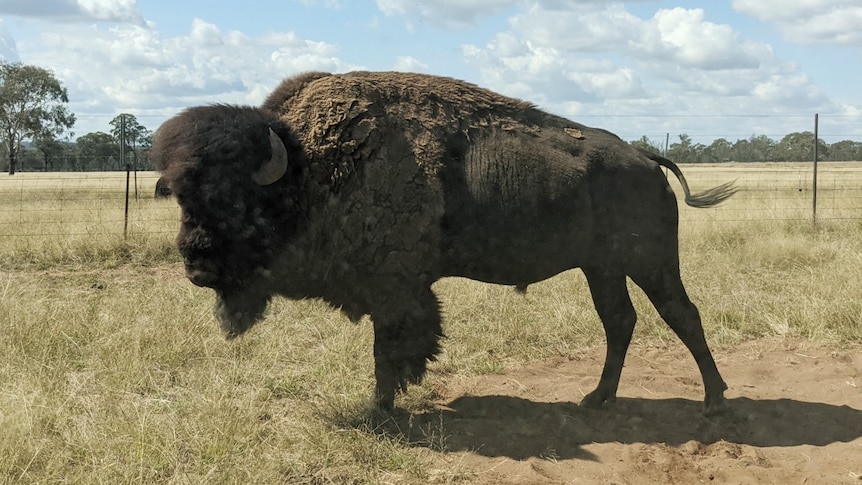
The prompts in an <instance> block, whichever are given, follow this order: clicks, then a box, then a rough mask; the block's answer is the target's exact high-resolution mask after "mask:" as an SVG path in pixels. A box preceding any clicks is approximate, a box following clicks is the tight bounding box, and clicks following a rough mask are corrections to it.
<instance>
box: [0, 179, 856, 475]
mask: <svg viewBox="0 0 862 485" xmlns="http://www.w3.org/2000/svg"><path fill="white" fill-rule="evenodd" d="M683 170H684V171H685V173H686V175H687V177H688V180H689V184H690V185H691V186H692V188H693V189H694V191H698V190H699V189H704V188H707V187H709V186H712V185H715V184H717V183H720V182H724V181H726V180H729V179H737V181H738V182H737V183H738V185H739V187H740V189H741V191H740V192H739V193H738V194H737V195H736V196H735V197H734V198H733V199H731V201H729V202H728V203H726V204H725V205H724V206H722V207H719V208H715V209H708V210H694V209H689V208H687V207H683V208H681V218H682V221H681V230H680V232H681V234H680V239H681V259H682V273H683V278H684V280H685V281H686V282H687V286H688V290H689V293H690V294H691V296H692V299H693V300H694V301H695V302H696V303H697V304H698V306H699V308H700V310H701V313H702V315H703V320H704V325H705V330H706V332H707V337H708V339H709V341H710V343H711V344H712V345H713V346H714V347H719V348H720V347H722V346H734V345H736V344H739V343H740V342H743V341H747V340H752V339H758V338H763V337H776V338H801V339H806V340H811V341H816V342H820V343H826V344H829V345H832V346H835V347H836V348H840V347H843V346H848V345H854V344H859V343H862V323H860V322H862V163H860V164H858V165H856V164H823V165H821V169H820V181H821V183H822V184H823V185H821V187H822V188H823V189H822V190H821V191H820V192H819V194H818V199H819V209H818V221H819V222H818V224H817V225H814V224H812V222H811V219H812V213H811V206H812V201H811V178H810V177H811V174H810V168H807V167H805V166H803V165H786V164H782V165H758V166H753V165H752V166H748V165H718V166H685V167H683ZM138 176H139V180H138V183H139V191H140V192H139V193H140V196H139V198H138V199H137V200H134V199H133V200H132V201H131V203H130V219H129V231H128V237H127V238H124V237H123V224H124V221H123V214H124V212H125V202H124V199H123V194H124V191H125V174H122V176H111V175H105V174H98V175H93V176H92V177H88V178H77V177H80V174H68V175H57V174H18V175H15V176H14V177H12V179H13V180H9V179H10V178H7V177H5V176H4V177H0V355H2V356H3V359H2V360H0V430H2V431H0V483H28V484H30V483H471V482H474V481H476V480H477V478H476V471H475V470H471V469H470V468H468V467H463V466H460V465H459V464H458V462H454V463H453V462H447V461H440V460H439V459H437V458H434V456H433V455H432V451H435V450H436V451H440V450H444V451H445V436H440V435H439V433H437V432H436V431H435V429H428V430H425V432H424V436H425V437H426V438H425V442H423V443H420V445H421V446H414V445H416V443H406V442H405V441H404V439H403V438H401V437H400V436H399V434H398V432H397V430H393V429H391V423H390V424H387V422H386V421H382V420H381V419H380V416H376V415H375V414H373V413H371V412H370V411H369V409H368V407H367V403H368V397H369V394H370V389H371V386H372V383H373V380H372V379H373V364H372V359H371V342H372V334H371V325H369V323H368V321H367V319H366V320H364V321H363V322H362V323H360V324H359V325H352V324H350V323H349V322H348V321H347V319H346V318H344V317H343V316H342V315H341V314H340V313H338V312H334V311H332V310H330V309H329V308H327V307H326V305H324V304H322V303H320V302H316V301H302V302H289V301H286V300H283V299H278V300H276V301H274V303H273V304H272V306H271V308H270V310H269V312H268V317H267V319H266V320H265V321H264V322H263V323H261V324H260V325H258V326H257V327H255V329H254V330H253V331H252V332H250V333H249V334H248V335H247V336H244V337H243V338H241V339H238V340H237V341H234V342H226V341H225V340H224V339H223V338H222V336H221V335H220V333H219V331H218V325H217V323H216V322H215V320H214V317H213V316H212V304H213V295H212V292H211V291H209V290H204V289H200V288H196V287H194V286H193V285H191V284H190V283H189V282H188V281H187V280H186V279H185V278H184V277H183V274H182V267H181V263H180V258H179V256H178V254H177V252H176V250H175V249H174V247H173V238H174V234H175V231H176V227H177V209H176V205H175V202H174V201H172V200H168V201H158V200H153V198H152V189H153V186H154V184H155V175H154V174H139V175H138ZM675 189H676V190H677V192H678V193H679V192H681V191H680V190H678V187H676V186H675ZM133 190H134V189H133ZM434 289H435V291H436V292H437V294H438V295H439V297H440V299H441V300H442V302H443V307H444V319H445V330H446V333H447V335H448V338H447V339H446V340H445V341H444V349H445V350H444V354H443V355H442V356H441V359H440V361H439V362H437V363H434V364H433V365H432V366H431V370H430V372H429V375H428V378H427V379H426V381H425V383H423V384H422V385H419V386H414V387H412V388H411V389H410V392H409V393H408V394H407V395H405V396H402V397H400V398H399V401H398V403H397V404H398V406H400V407H401V408H403V409H406V412H416V411H419V410H422V409H426V408H427V406H428V405H429V404H428V403H429V401H431V400H433V399H434V397H435V396H436V395H437V394H438V391H439V389H440V388H441V386H445V385H446V383H447V382H449V381H451V380H453V379H458V378H463V377H465V376H475V375H483V374H494V373H499V372H503V371H505V370H507V369H514V368H518V367H521V366H524V365H528V364H529V363H531V362H536V361H539V360H542V359H545V358H549V357H554V356H567V355H571V354H573V353H575V352H578V351H580V350H582V349H584V348H587V347H591V346H596V345H602V344H603V341H604V336H603V333H602V330H601V325H600V323H599V322H598V319H597V317H596V315H595V312H594V310H593V307H592V304H591V302H590V299H589V294H588V290H587V287H586V283H585V280H584V278H583V277H582V276H581V274H580V273H579V272H577V271H572V272H567V273H564V274H562V275H559V276H557V277H555V278H552V279H550V280H548V281H545V282H542V283H540V284H536V285H532V286H530V289H529V292H528V293H527V295H525V296H524V295H520V294H518V293H516V292H515V291H513V290H512V289H511V288H509V287H500V286H492V285H485V284H481V283H476V282H472V281H468V280H464V279H458V278H449V279H445V280H442V281H440V282H438V283H437V284H436V285H435V287H434ZM633 296H634V299H635V305H636V308H637V310H638V314H639V316H640V320H639V324H638V327H637V330H636V336H635V339H636V341H637V342H639V343H643V342H664V341H672V340H675V338H676V337H674V336H673V335H672V334H671V333H670V331H669V329H667V327H666V326H665V325H664V324H663V323H662V322H661V321H660V320H659V318H658V316H657V314H656V312H655V311H654V310H653V309H652V307H650V306H649V305H648V303H647V301H646V299H645V297H644V296H643V295H642V294H641V293H640V292H639V291H637V290H635V291H633ZM596 378H598V376H596ZM572 399H573V400H575V401H577V400H579V399H580V396H574V397H573V398H572Z"/></svg>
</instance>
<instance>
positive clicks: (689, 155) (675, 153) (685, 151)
mask: <svg viewBox="0 0 862 485" xmlns="http://www.w3.org/2000/svg"><path fill="white" fill-rule="evenodd" d="M701 146H702V145H701ZM667 158H670V159H671V160H675V161H677V162H695V161H697V160H696V159H697V151H696V150H695V147H694V145H692V144H691V137H690V136H688V135H686V134H685V133H683V134H681V135H679V142H678V143H671V144H670V147H668V150H667Z"/></svg>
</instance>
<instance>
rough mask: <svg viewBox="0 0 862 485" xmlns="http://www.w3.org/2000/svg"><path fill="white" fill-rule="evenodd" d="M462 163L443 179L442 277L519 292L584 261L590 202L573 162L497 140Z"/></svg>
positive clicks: (590, 237) (542, 149) (479, 145)
mask: <svg viewBox="0 0 862 485" xmlns="http://www.w3.org/2000/svg"><path fill="white" fill-rule="evenodd" d="M501 141H502V142H501ZM515 142H517V143H515ZM461 161H462V163H455V164H451V165H449V166H447V167H446V171H445V172H444V173H443V174H442V175H443V176H442V181H443V186H444V193H445V203H446V207H445V214H444V217H443V221H442V248H441V249H442V251H441V255H442V261H441V263H442V270H443V274H444V276H463V277H467V278H471V279H475V280H479V281H484V282H488V283H498V284H509V285H525V284H529V283H533V282H536V281H540V280H543V279H546V278H549V277H551V276H554V275H555V274H557V273H560V272H562V271H565V270H568V269H571V268H575V267H578V266H579V265H580V261H582V258H584V257H588V253H589V248H590V247H591V243H592V241H593V216H592V202H591V196H590V193H589V187H588V184H587V180H586V179H587V177H586V170H585V169H584V168H583V167H581V166H579V165H578V159H577V158H576V157H573V156H571V155H570V154H568V153H565V152H563V151H561V150H553V149H548V148H547V147H539V146H534V145H533V144H532V143H529V142H527V143H525V142H524V140H514V141H510V140H507V139H503V140H501V139H500V137H497V138H491V139H489V140H486V141H485V142H479V143H476V144H474V145H472V146H471V147H470V148H469V149H468V150H466V152H465V154H464V155H463V158H461Z"/></svg>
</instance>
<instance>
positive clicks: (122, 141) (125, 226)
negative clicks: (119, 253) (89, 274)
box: [120, 116, 131, 241]
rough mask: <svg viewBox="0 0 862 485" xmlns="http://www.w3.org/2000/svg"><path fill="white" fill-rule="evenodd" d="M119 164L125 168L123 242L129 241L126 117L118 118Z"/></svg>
mask: <svg viewBox="0 0 862 485" xmlns="http://www.w3.org/2000/svg"><path fill="white" fill-rule="evenodd" d="M120 163H122V164H124V165H125V166H126V213H125V216H123V241H128V239H129V178H130V177H129V176H130V173H129V172H131V167H130V166H129V162H128V161H126V117H125V116H121V117H120Z"/></svg>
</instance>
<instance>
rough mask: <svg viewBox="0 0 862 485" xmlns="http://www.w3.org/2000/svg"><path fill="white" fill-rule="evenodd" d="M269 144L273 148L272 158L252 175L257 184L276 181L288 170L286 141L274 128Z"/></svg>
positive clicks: (267, 183) (270, 134)
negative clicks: (282, 139)
mask: <svg viewBox="0 0 862 485" xmlns="http://www.w3.org/2000/svg"><path fill="white" fill-rule="evenodd" d="M269 145H270V147H271V148H272V158H270V159H269V160H268V161H267V162H266V163H265V164H263V166H262V167H260V169H258V171H257V172H255V173H253V174H252V176H251V180H252V182H254V183H256V184H257V185H269V184H271V183H274V182H275V181H276V180H278V179H280V178H281V177H282V176H283V175H284V172H286V171H287V149H286V148H284V143H283V142H282V141H281V138H279V136H278V135H276V134H275V132H274V131H273V130H272V128H270V129H269Z"/></svg>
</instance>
